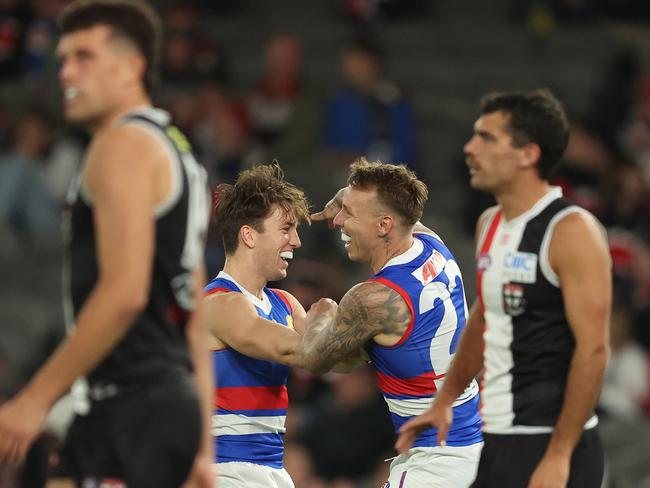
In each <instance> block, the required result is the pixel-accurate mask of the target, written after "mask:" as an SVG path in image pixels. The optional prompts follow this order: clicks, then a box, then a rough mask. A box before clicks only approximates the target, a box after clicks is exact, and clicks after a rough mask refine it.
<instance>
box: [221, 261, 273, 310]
mask: <svg viewBox="0 0 650 488" xmlns="http://www.w3.org/2000/svg"><path fill="white" fill-rule="evenodd" d="M223 270H224V271H225V272H226V273H228V274H229V275H230V276H232V277H233V278H234V279H235V281H237V283H239V284H240V285H241V286H243V287H244V288H246V291H248V292H249V293H251V294H252V295H255V296H256V297H257V298H260V299H261V298H262V289H263V288H264V287H265V286H266V282H267V280H266V279H265V278H263V277H262V276H260V275H259V274H258V273H259V266H258V265H257V264H255V263H254V262H253V261H252V259H249V258H248V256H242V255H237V253H235V255H233V256H228V257H226V262H225V264H224V266H223Z"/></svg>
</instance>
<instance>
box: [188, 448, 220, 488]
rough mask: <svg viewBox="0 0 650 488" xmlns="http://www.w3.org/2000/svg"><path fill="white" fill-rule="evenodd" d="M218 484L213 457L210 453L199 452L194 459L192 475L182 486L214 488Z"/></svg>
mask: <svg viewBox="0 0 650 488" xmlns="http://www.w3.org/2000/svg"><path fill="white" fill-rule="evenodd" d="M216 484H217V475H216V473H215V469H214V465H213V459H212V457H211V456H210V455H206V454H203V453H201V452H200V453H199V454H197V456H196V459H194V465H193V466H192V471H190V475H189V477H188V478H187V480H186V481H185V483H183V486H182V488H214V487H215V486H216Z"/></svg>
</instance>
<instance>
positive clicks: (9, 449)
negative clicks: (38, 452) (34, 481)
mask: <svg viewBox="0 0 650 488" xmlns="http://www.w3.org/2000/svg"><path fill="white" fill-rule="evenodd" d="M27 446H28V445H27V444H26V443H25V442H20V441H5V442H4V443H3V445H2V449H1V452H0V464H6V465H8V466H18V465H20V464H22V462H23V460H24V459H25V454H26V453H27Z"/></svg>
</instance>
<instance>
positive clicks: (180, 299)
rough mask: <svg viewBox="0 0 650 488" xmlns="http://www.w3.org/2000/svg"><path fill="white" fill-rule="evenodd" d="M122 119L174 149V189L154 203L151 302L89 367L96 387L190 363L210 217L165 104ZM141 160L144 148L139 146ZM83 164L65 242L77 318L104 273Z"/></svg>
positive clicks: (99, 393) (101, 390) (113, 388)
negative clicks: (197, 279)
mask: <svg viewBox="0 0 650 488" xmlns="http://www.w3.org/2000/svg"><path fill="white" fill-rule="evenodd" d="M116 124H117V125H120V126H135V127H138V128H140V129H142V130H145V131H147V132H149V133H150V134H152V135H153V136H154V137H156V138H157V139H158V141H159V143H160V144H162V145H163V147H164V148H165V149H166V152H167V154H168V155H169V158H168V159H169V164H170V171H171V175H172V191H171V193H170V195H169V197H168V198H167V199H166V201H164V202H163V203H162V204H161V205H159V207H158V208H156V209H155V215H154V218H155V219H156V224H155V242H154V245H155V249H154V256H153V269H152V279H151V289H150V292H149V300H148V304H147V306H146V308H145V310H144V311H143V312H142V313H141V314H140V315H139V316H138V317H137V319H136V320H135V323H134V324H133V325H132V327H131V328H130V329H129V331H128V332H127V334H126V335H125V336H124V337H123V338H122V340H121V341H120V342H119V343H118V345H117V346H116V347H115V349H113V350H112V351H111V352H110V353H109V355H108V356H107V357H106V358H105V359H104V360H103V361H102V362H101V363H100V364H99V365H98V366H97V367H96V368H95V369H94V370H93V371H91V372H90V373H89V375H88V378H87V379H88V383H89V386H90V393H91V396H93V392H94V393H95V397H104V396H112V395H114V394H116V392H117V391H118V389H122V388H125V387H127V386H130V385H133V386H138V385H141V384H142V383H143V382H144V381H146V378H152V377H154V376H158V375H160V373H161V372H163V371H167V370H169V368H182V369H185V370H188V371H189V370H191V363H190V359H189V354H188V347H187V343H186V338H185V326H186V323H187V321H188V318H189V316H190V313H191V311H192V310H193V308H194V303H193V296H194V295H193V293H194V289H195V286H200V284H198V283H194V271H195V270H196V268H197V266H198V265H199V263H200V262H201V260H202V259H203V249H204V244H205V236H206V230H207V225H208V219H209V193H208V190H207V177H206V172H205V170H204V169H203V168H202V167H201V166H200V165H199V164H198V163H197V161H196V160H195V158H194V156H193V155H192V152H191V149H190V145H189V144H188V142H187V140H186V139H185V137H184V136H183V135H182V134H181V132H180V131H179V130H178V129H176V128H175V127H174V126H173V125H171V118H170V116H169V114H168V113H167V112H164V111H162V110H159V109H155V108H153V107H142V108H139V109H137V110H134V111H131V112H129V113H128V114H126V115H125V116H123V117H121V118H120V119H119V120H118V121H117V122H116ZM133 164H134V165H136V164H138V154H137V153H134V154H133ZM82 174H83V169H82V170H81V172H80V174H79V175H78V176H77V178H76V180H75V182H73V184H72V186H71V188H70V191H69V194H68V201H67V208H66V211H65V212H64V219H63V230H64V240H65V243H66V255H65V266H64V281H65V283H64V293H65V297H64V298H65V300H64V305H65V308H66V321H67V322H68V326H72V325H73V324H74V322H75V320H76V316H77V314H78V313H79V310H80V309H81V308H82V306H83V305H84V303H85V302H86V300H87V299H88V295H89V294H90V292H91V291H92V289H93V287H94V286H95V284H96V282H97V279H98V268H97V250H96V247H97V237H96V234H95V226H94V223H93V202H92V197H91V196H90V195H88V193H87V192H86V191H85V189H84V187H83V186H82V185H81V181H82V177H81V175H82Z"/></svg>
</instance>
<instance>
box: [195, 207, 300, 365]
mask: <svg viewBox="0 0 650 488" xmlns="http://www.w3.org/2000/svg"><path fill="white" fill-rule="evenodd" d="M297 227H298V224H297V222H296V221H295V219H293V218H292V217H290V216H288V215H287V214H286V213H285V212H283V211H282V210H281V209H280V208H279V207H277V206H275V207H273V209H272V211H271V213H270V215H269V216H268V217H267V218H266V219H264V221H263V223H262V226H261V230H260V231H258V230H255V229H254V228H253V227H252V226H249V225H244V226H242V227H241V229H240V230H239V245H238V246H237V249H236V250H235V252H234V253H232V254H231V255H228V256H227V257H226V263H225V266H224V271H225V272H226V273H228V274H229V275H230V276H232V277H233V278H234V279H235V280H236V281H237V282H238V283H239V284H241V285H242V286H243V287H244V288H245V289H246V290H247V291H249V292H250V293H252V294H253V295H255V296H257V297H258V298H260V299H261V298H262V294H263V291H262V290H263V288H264V287H265V286H266V284H267V282H269V281H277V280H280V279H282V278H285V277H286V276H287V268H288V266H289V264H288V262H286V261H285V260H283V259H282V258H281V257H280V253H282V252H284V251H293V250H295V249H298V248H299V247H300V238H299V236H298V231H297ZM281 293H283V294H284V296H285V297H286V298H287V299H288V300H289V302H290V303H291V307H292V310H293V313H292V319H293V328H289V327H285V326H283V325H280V324H277V323H275V322H273V321H272V320H267V319H265V318H262V317H260V316H259V315H258V314H257V311H256V309H255V307H254V306H253V304H252V303H251V302H250V301H249V300H248V299H247V298H246V297H245V296H243V295H242V294H241V293H215V294H213V295H208V296H207V297H205V299H204V302H205V309H206V313H205V314H204V320H205V325H206V328H207V329H208V330H209V331H210V336H211V337H210V346H211V348H212V349H221V348H224V347H232V348H233V349H235V350H237V351H239V352H240V353H242V354H245V355H247V356H251V357H254V358H256V359H263V360H267V361H275V362H278V363H281V364H285V365H287V366H302V360H301V356H300V353H299V345H300V334H299V333H298V332H301V331H302V329H303V324H304V320H305V315H306V314H305V310H304V308H303V307H302V305H300V303H299V302H298V300H296V298H295V297H294V296H293V295H291V294H290V293H288V292H286V291H282V292H281ZM233 324H237V326H236V327H233ZM297 331H298V332H297Z"/></svg>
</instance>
